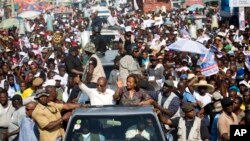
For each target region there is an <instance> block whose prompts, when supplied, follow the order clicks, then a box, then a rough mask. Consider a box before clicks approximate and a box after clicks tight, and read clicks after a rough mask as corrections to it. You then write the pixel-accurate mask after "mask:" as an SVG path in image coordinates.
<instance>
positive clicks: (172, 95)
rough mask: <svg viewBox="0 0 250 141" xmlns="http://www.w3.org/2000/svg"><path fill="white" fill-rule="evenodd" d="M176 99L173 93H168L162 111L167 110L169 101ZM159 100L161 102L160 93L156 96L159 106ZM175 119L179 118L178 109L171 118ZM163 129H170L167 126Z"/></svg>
mask: <svg viewBox="0 0 250 141" xmlns="http://www.w3.org/2000/svg"><path fill="white" fill-rule="evenodd" d="M175 97H177V96H176V94H174V93H173V92H171V93H170V95H169V96H168V98H167V99H166V101H165V102H164V104H163V106H162V107H163V108H164V109H168V108H169V105H170V103H171V101H172V100H173V99H174V98H175ZM161 100H162V93H160V94H159V95H158V104H159V105H161ZM176 117H180V107H179V108H178V110H177V112H176V113H175V114H174V115H173V116H172V117H171V119H172V118H176ZM165 128H166V129H170V127H169V126H168V125H165Z"/></svg>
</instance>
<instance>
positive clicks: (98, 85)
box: [96, 84, 105, 87]
mask: <svg viewBox="0 0 250 141" xmlns="http://www.w3.org/2000/svg"><path fill="white" fill-rule="evenodd" d="M96 86H97V87H105V85H100V84H96Z"/></svg>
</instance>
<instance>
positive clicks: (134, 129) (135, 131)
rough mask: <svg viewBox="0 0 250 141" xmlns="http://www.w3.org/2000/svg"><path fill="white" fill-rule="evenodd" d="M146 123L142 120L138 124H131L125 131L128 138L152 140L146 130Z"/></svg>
mask: <svg viewBox="0 0 250 141" xmlns="http://www.w3.org/2000/svg"><path fill="white" fill-rule="evenodd" d="M145 128H146V124H145V122H144V121H140V122H139V123H138V124H137V125H134V126H131V127H129V128H128V130H127V131H126V133H125V136H126V139H127V140H131V139H138V140H143V139H146V140H150V134H149V133H148V132H147V131H146V130H145Z"/></svg>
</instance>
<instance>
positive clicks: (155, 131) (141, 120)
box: [65, 106, 166, 141]
mask: <svg viewBox="0 0 250 141" xmlns="http://www.w3.org/2000/svg"><path fill="white" fill-rule="evenodd" d="M138 130H139V131H141V132H142V133H141V136H136V134H134V133H133V132H137V131H138ZM87 136H90V138H92V139H94V138H95V140H99V141H100V140H101V141H103V140H105V141H166V139H165V136H164V133H163V130H162V125H161V124H160V122H159V119H158V117H157V115H156V113H155V112H154V111H153V107H151V106H143V107H138V106H132V107H131V106H129V107H127V106H104V107H102V106H100V107H90V108H86V109H77V110H75V111H74V113H73V115H72V116H71V118H70V120H69V122H68V126H67V130H66V136H65V141H83V140H84V139H83V138H85V137H87Z"/></svg>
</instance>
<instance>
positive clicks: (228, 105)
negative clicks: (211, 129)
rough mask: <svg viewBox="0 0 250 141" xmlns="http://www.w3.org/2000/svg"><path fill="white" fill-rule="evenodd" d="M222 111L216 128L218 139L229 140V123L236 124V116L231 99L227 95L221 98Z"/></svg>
mask: <svg viewBox="0 0 250 141" xmlns="http://www.w3.org/2000/svg"><path fill="white" fill-rule="evenodd" d="M221 105H222V108H223V112H222V113H221V115H220V117H219V120H218V123H217V128H218V131H219V132H218V133H219V135H218V138H219V140H226V141H229V140H230V125H238V119H237V116H236V115H235V114H234V113H233V101H232V100H231V98H229V97H225V98H223V99H222V100H221Z"/></svg>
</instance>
